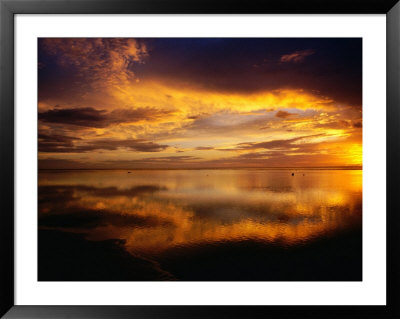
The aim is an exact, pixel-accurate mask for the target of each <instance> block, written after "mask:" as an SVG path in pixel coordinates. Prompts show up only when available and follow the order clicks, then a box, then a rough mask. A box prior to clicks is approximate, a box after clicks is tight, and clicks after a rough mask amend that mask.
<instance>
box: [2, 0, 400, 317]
mask: <svg viewBox="0 0 400 319" xmlns="http://www.w3.org/2000/svg"><path fill="white" fill-rule="evenodd" d="M39 13H40V14H46V13H47V14H106V13H107V14H120V13H124V14H128V13H135V14H145V13H152V14H172V13H174V14H183V13H185V14H205V13H207V14H220V13H223V14H229V13H241V14H244V13H245V14H255V13H258V14H262V13H263V14H278V13H285V14H295V13H298V14H300V13H315V14H366V13H368V14H385V15H386V21H387V29H386V31H387V32H386V37H387V38H386V40H387V42H386V52H387V69H386V74H387V105H386V112H387V118H386V125H387V131H386V134H387V135H386V147H387V153H386V161H387V171H386V178H387V202H386V217H387V305H386V306H21V305H15V304H14V294H15V290H14V289H15V288H14V266H15V265H14V186H15V184H14V160H15V158H14V16H15V15H16V14H39ZM0 19H1V21H0V23H1V27H0V28H1V29H0V30H1V36H0V41H1V42H0V43H1V51H0V60H1V61H0V62H1V71H0V99H1V100H0V101H1V102H0V168H1V169H0V181H1V191H0V202H1V207H2V208H1V210H0V315H1V316H3V315H4V316H5V318H67V317H68V318H206V317H207V318H246V317H247V318H256V317H260V318H261V317H265V318H322V317H323V318H361V317H363V318H400V306H399V301H400V293H399V288H400V276H399V275H400V264H399V258H398V256H399V250H398V246H397V244H399V243H400V241H399V238H400V235H399V233H400V232H399V231H398V230H399V229H400V220H399V217H398V216H399V215H398V208H399V205H398V201H397V198H396V196H397V187H396V182H397V181H398V180H399V178H400V175H399V169H398V163H399V162H400V154H399V150H400V147H399V146H400V145H399V143H398V137H400V63H399V57H400V3H398V0H270V1H262V2H261V1H253V0H247V1H244V0H241V1H229V2H228V1H215V0H214V1H209V0H204V1H197V0H195V1H184V0H164V1H163V0H134V1H129V0H125V1H124V0H51V1H50V0H47V1H43V0H42V1H40V0H0ZM384 173H385V172H382V174H384ZM380 213H384V211H382V212H380Z"/></svg>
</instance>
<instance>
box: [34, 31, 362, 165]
mask: <svg viewBox="0 0 400 319" xmlns="http://www.w3.org/2000/svg"><path fill="white" fill-rule="evenodd" d="M38 45H39V51H38V60H39V61H38V79H39V83H38V85H39V87H38V112H39V113H38V119H39V124H38V126H39V132H38V138H39V143H38V147H39V168H40V169H64V168H66V169H70V168H121V169H135V168H225V167H332V166H334V167H343V166H346V167H360V166H361V165H362V50H361V49H362V40H361V39H352V38H342V39H334V38H326V39H318V38H309V39H301V38H296V39H294V38H293V39H291V38H284V39H279V38H276V39H262V38H247V39H239V38H229V39H220V38H193V39H189V38H186V39H185V38H177V39H173V38H158V39H157V38H155V39H150V38H143V39H142V38H140V39H125V38H114V39H113V38H104V39H101V38H100V39H94V38H92V39H84V38H80V39H72V38H63V39H56V38H51V39H45V38H42V39H39V43H38Z"/></svg>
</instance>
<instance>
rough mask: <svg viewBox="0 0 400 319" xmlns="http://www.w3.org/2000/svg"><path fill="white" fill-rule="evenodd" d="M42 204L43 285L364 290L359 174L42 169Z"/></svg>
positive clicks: (228, 170)
mask: <svg viewBox="0 0 400 319" xmlns="http://www.w3.org/2000/svg"><path fill="white" fill-rule="evenodd" d="M38 197H39V206H38V207H39V279H41V280H361V276H362V272H361V270H362V269H361V259H362V258H361V257H362V246H361V225H362V171H361V170H316V169H309V170H306V169H304V170H303V169H292V170H286V169H284V170H268V169H207V170H205V169H204V170H132V171H127V170H75V171H72V170H65V171H61V170H60V171H58V170H57V171H40V172H39V191H38ZM90 245H91V246H90ZM101 245H103V246H101ZM114 246H118V249H115V250H112V249H113V247H114ZM80 247H82V248H80ZM102 247H104V248H102ZM59 250H63V252H60V251H59ZM99 251H100V252H99ZM108 251H111V253H104V254H103V252H108ZM92 252H93V253H92ZM114 252H115V253H114ZM118 252H121V254H119V255H118ZM123 253H128V254H129V255H130V256H132V258H133V259H135V260H142V261H143V264H141V267H139V268H138V267H136V266H135V267H136V268H135V267H134V266H132V267H131V268H129V267H128V270H126V269H123V270H121V272H119V274H120V277H118V276H116V275H113V274H112V273H113V272H117V273H118V264H121V266H122V268H123V265H122V264H124V263H125V261H124V260H126V259H127V258H128V257H129V256H128V257H127V255H124V254H123ZM68 254H69V255H68ZM66 256H67V257H66ZM68 256H69V257H68ZM122 257H123V258H122ZM57 258H58V259H57ZM67 258H69V259H68V260H69V262H70V263H71V264H72V266H69V267H70V269H71V271H70V273H68V270H65V269H63V270H62V269H59V268H61V267H62V265H63V264H65V262H66V261H65V260H64V259H67ZM71 259H72V260H74V261H71ZM76 259H79V260H76ZM103 260H106V261H103ZM108 262H110V264H111V265H113V266H107V267H109V268H107V267H106V266H104V267H106V268H105V270H104V271H103V270H102V271H101V272H100V273H99V274H97V275H96V276H97V277H91V273H90V271H89V270H90V269H91V268H94V267H99V265H102V264H104V265H105V264H107V263H108ZM74 263H80V264H81V265H80V266H79V265H78V266H76V265H75V264H74ZM127 263H128V264H129V262H128V261H127ZM146 263H148V264H146ZM60 265H61V266H60ZM116 265H117V266H116ZM146 265H148V267H150V268H152V269H153V270H154V271H155V272H158V274H157V275H155V276H154V277H152V275H151V273H150V272H148V271H147V270H146V267H147V266H146ZM75 266H76V267H75ZM74 267H75V268H76V269H75V268H74ZM85 267H86V268H87V269H89V270H87V275H85V274H86V272H85V270H84V269H85ZM113 267H114V268H115V267H116V268H115V269H114V268H113ZM100 268H101V266H100ZM125 268H126V267H125ZM57 269H59V271H58V272H57ZM107 269H109V272H107ZM129 269H133V271H134V274H132V276H130V275H129ZM143 269H144V270H143ZM124 271H125V272H127V273H128V274H127V275H126V276H125V275H122V274H125V272H124ZM141 272H143V276H141ZM160 273H161V274H162V276H159V274H160ZM85 276H86V277H85ZM93 276H94V275H93ZM124 276H125V277H124Z"/></svg>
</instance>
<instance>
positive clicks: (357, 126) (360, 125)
mask: <svg viewBox="0 0 400 319" xmlns="http://www.w3.org/2000/svg"><path fill="white" fill-rule="evenodd" d="M353 127H355V128H362V122H361V121H359V122H354V123H353Z"/></svg>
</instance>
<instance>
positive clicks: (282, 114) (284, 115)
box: [275, 111, 295, 119]
mask: <svg viewBox="0 0 400 319" xmlns="http://www.w3.org/2000/svg"><path fill="white" fill-rule="evenodd" d="M291 115H295V113H289V112H285V111H278V112H276V114H275V117H279V118H281V119H285V118H287V117H289V116H291Z"/></svg>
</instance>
